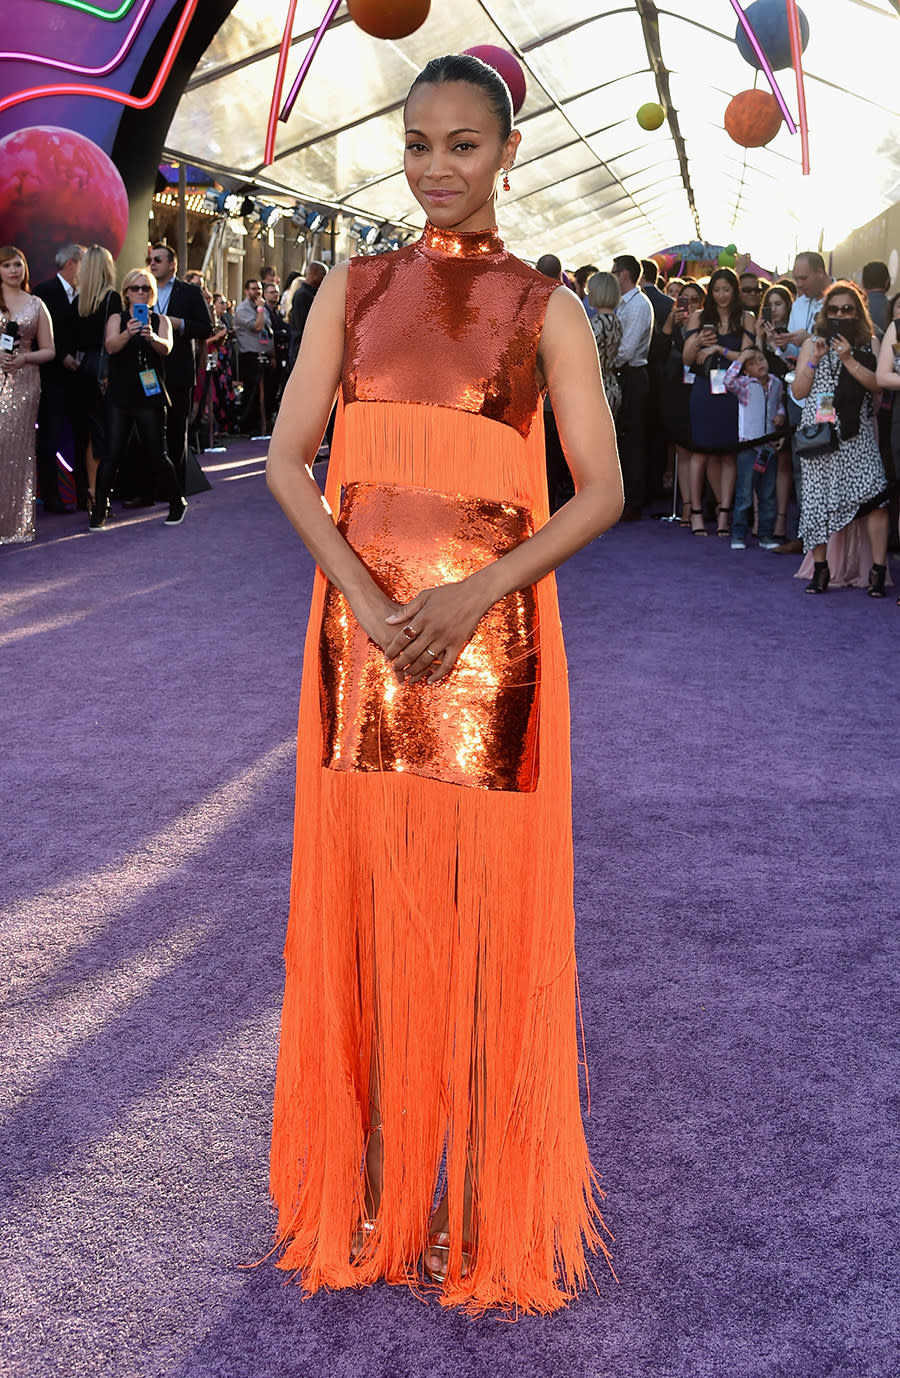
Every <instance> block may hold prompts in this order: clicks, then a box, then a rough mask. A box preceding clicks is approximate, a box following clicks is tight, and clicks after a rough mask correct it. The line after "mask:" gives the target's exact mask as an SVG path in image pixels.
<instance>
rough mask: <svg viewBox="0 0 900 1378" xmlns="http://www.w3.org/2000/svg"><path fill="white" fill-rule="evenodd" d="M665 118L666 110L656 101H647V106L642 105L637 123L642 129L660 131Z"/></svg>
mask: <svg viewBox="0 0 900 1378" xmlns="http://www.w3.org/2000/svg"><path fill="white" fill-rule="evenodd" d="M665 118H666V112H665V110H664V109H663V108H662V106H661V105H658V104H657V102H656V101H655V100H650V101H647V104H646V105H642V106H641V108H640V110H639V111H638V112H637V122H638V124H639V125H640V126H641V129H647V130H651V129H659V127H660V125H661V124H662V122H663V120H664V119H665Z"/></svg>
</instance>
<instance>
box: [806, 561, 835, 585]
mask: <svg viewBox="0 0 900 1378" xmlns="http://www.w3.org/2000/svg"><path fill="white" fill-rule="evenodd" d="M830 583H831V573H830V571H829V569H828V561H827V560H816V561H815V564H814V565H813V577H812V578H811V579H810V581H809V583H808V584H807V585H806V589H805V592H806V593H825V591H826V590H827V588H828V585H829V584H830Z"/></svg>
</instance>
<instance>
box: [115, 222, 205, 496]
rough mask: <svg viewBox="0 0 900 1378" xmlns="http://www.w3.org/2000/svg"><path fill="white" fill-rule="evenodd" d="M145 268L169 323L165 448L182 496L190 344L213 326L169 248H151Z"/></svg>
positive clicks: (193, 373) (193, 376) (193, 377)
mask: <svg viewBox="0 0 900 1378" xmlns="http://www.w3.org/2000/svg"><path fill="white" fill-rule="evenodd" d="M147 266H148V268H149V269H150V272H151V273H152V274H153V276H154V278H155V279H156V294H157V300H156V309H157V311H158V312H159V314H160V315H161V316H168V318H169V320H170V321H171V323H172V339H173V345H172V353H171V354H170V355H169V357H168V359H167V360H166V388H167V389H168V393H169V397H170V398H171V399H172V405H171V406H170V407H169V409H168V413H167V416H166V448H167V450H168V452H169V458H170V459H171V461H172V463H173V464H174V465H175V472H176V473H177V475H178V482H179V483H180V484H181V491H182V493H183V492H184V487H185V473H186V468H187V439H188V421H189V419H190V415H191V405H192V403H193V398H194V386H195V384H196V381H197V370H196V364H195V361H194V341H195V340H208V339H209V337H210V335H211V334H212V333H213V323H212V318H211V316H210V314H209V307H208V306H207V305H206V302H205V300H204V298H203V293H202V292H201V291H200V288H199V287H196V286H194V284H193V283H190V282H183V281H182V280H181V278H179V277H177V276H176V272H177V269H178V259H177V257H176V254H175V250H174V249H173V248H172V247H171V245H169V244H154V245H152V246H151V249H150V252H149V254H148V255H147ZM207 486H208V485H207ZM148 500H149V494H148V495H147V496H139V497H138V498H136V499H134V500H133V502H132V503H130V504H129V503H125V504H123V505H124V506H135V507H138V506H142V505H144V504H145V503H147V502H148Z"/></svg>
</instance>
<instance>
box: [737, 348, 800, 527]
mask: <svg viewBox="0 0 900 1378" xmlns="http://www.w3.org/2000/svg"><path fill="white" fill-rule="evenodd" d="M724 381H725V387H726V388H727V389H728V391H729V392H732V393H734V395H735V396H736V397H737V400H738V439H739V441H740V450H739V451H738V457H737V488H736V490H735V495H734V519H733V521H732V524H731V549H732V550H746V549H747V535H748V532H749V530H750V524H751V521H752V518H753V489H754V487H755V488H756V497H757V502H758V504H759V543H760V545H761V546H762V548H763V550H775V549H776V547H777V546H778V544H779V542H778V541H777V540H775V538H774V537H773V534H772V533H773V531H774V529H775V515H776V510H777V503H776V501H775V476H776V473H777V463H776V459H775V451H776V450H777V449H780V448H781V446H782V444H783V443H784V442H783V440H782V439H780V438H779V437H778V435H777V428H778V427H779V426H783V425H784V421H785V413H784V400H783V390H782V386H781V381H780V379H778V378H776V377H775V376H774V375H772V374H770V373H769V361H768V359H767V358H766V356H765V354H764V353H763V352H762V350H761V349H744V350H742V351H741V353H740V355H739V357H738V358H737V359H735V360H734V362H733V363H732V364H731V366H730V368H729V369H728V371H727V373H726V374H725V380H724Z"/></svg>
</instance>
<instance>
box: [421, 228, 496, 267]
mask: <svg viewBox="0 0 900 1378" xmlns="http://www.w3.org/2000/svg"><path fill="white" fill-rule="evenodd" d="M416 247H417V248H419V249H422V250H424V252H425V253H427V254H429V255H431V256H433V257H435V258H481V259H486V258H499V257H501V256H502V255H503V254H505V253H506V249H505V248H504V247H503V240H502V239H501V238H500V236H499V235H498V233H497V227H496V225H495V226H494V227H493V228H492V229H490V230H464V231H462V232H460V231H458V230H439V229H438V228H437V226H436V225H432V223H431V221H430V220H426V222H425V229H424V230H423V231H422V238H421V239H420V240H419V242H418V245H417V246H416Z"/></svg>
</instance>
